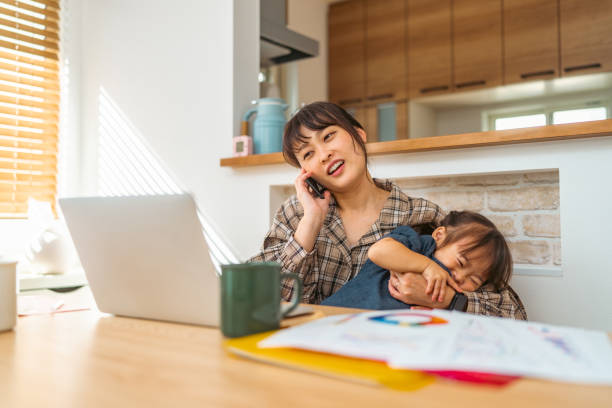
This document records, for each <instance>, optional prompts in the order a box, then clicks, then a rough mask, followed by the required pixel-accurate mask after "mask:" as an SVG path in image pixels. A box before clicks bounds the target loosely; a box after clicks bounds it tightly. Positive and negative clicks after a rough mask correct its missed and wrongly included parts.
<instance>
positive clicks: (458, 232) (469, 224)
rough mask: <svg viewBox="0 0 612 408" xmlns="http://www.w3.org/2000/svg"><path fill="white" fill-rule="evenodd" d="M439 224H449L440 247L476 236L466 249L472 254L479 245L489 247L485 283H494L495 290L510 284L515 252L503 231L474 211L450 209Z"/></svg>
mask: <svg viewBox="0 0 612 408" xmlns="http://www.w3.org/2000/svg"><path fill="white" fill-rule="evenodd" d="M440 226H442V227H446V237H445V239H444V241H442V243H441V245H440V248H441V247H443V246H445V245H448V244H452V243H453V242H457V241H459V240H461V239H463V238H465V237H470V238H473V240H472V241H471V242H470V243H469V244H468V245H467V247H466V248H465V249H464V250H463V252H464V253H465V254H469V253H470V252H472V251H473V250H474V249H476V248H480V247H487V248H488V249H489V251H488V254H489V256H488V257H489V259H490V265H489V269H488V278H487V280H486V283H490V284H492V285H493V286H494V287H495V289H496V290H499V289H501V288H503V287H505V286H507V285H508V283H509V281H510V278H511V277H512V254H511V253H510V248H509V247H508V244H507V243H506V240H505V239H504V236H503V235H502V233H501V232H499V230H498V229H497V227H496V226H495V224H493V223H492V222H491V221H490V220H489V219H488V218H487V217H485V216H483V215H480V214H478V213H475V212H472V211H451V212H450V213H449V214H448V215H447V216H446V217H444V219H443V220H442V222H441V223H440Z"/></svg>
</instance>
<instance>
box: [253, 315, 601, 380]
mask: <svg viewBox="0 0 612 408" xmlns="http://www.w3.org/2000/svg"><path fill="white" fill-rule="evenodd" d="M259 346H260V347H291V348H299V349H304V350H311V351H318V352H324V353H332V354H339V355H344V356H349V357H356V358H365V359H370V360H378V361H384V362H386V363H387V364H388V365H389V366H391V367H393V368H403V369H417V370H456V371H478V372H487V373H492V374H506V375H519V376H529V377H535V378H543V379H550V380H556V381H568V382H578V383H590V384H612V347H611V345H610V340H609V339H608V336H607V335H606V334H605V333H603V332H597V331H591V330H584V329H576V328H570V327H562V326H553V325H547V324H541V323H533V322H523V321H515V320H511V319H502V318H495V317H486V316H477V315H470V314H466V313H459V312H448V311H443V310H436V311H422V310H419V311H410V310H385V311H379V312H367V313H356V314H348V315H337V316H330V317H327V318H324V319H319V320H315V321H312V322H309V323H306V324H303V325H299V326H294V327H291V328H289V329H285V330H281V331H279V332H278V333H276V334H274V335H272V336H269V337H268V338H266V339H265V340H263V341H261V342H260V343H259Z"/></svg>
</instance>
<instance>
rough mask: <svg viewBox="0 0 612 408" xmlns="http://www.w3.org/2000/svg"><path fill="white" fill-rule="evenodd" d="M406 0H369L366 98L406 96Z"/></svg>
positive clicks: (367, 8)
mask: <svg viewBox="0 0 612 408" xmlns="http://www.w3.org/2000/svg"><path fill="white" fill-rule="evenodd" d="M405 3H406V2H405V0H385V1H380V0H366V99H367V100H368V101H381V100H386V99H387V100H388V99H398V98H403V97H405V96H406V82H405V80H406V79H405V77H406V59H405V52H406V45H405V38H406V25H405V24H406V10H405Z"/></svg>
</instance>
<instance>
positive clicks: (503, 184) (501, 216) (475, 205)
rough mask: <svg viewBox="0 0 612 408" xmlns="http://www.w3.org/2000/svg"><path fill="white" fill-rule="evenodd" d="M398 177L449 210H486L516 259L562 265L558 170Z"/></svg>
mask: <svg viewBox="0 0 612 408" xmlns="http://www.w3.org/2000/svg"><path fill="white" fill-rule="evenodd" d="M395 182H396V183H397V184H398V185H399V186H400V188H401V189H402V190H403V191H404V192H405V193H406V194H407V195H409V196H412V197H424V198H427V199H428V200H431V201H433V202H435V203H437V204H438V205H440V206H441V207H442V208H444V209H445V210H447V211H448V210H472V211H477V212H479V213H481V214H483V215H485V216H487V217H488V218H489V219H491V221H493V222H494V223H495V225H497V227H498V228H499V229H500V231H501V232H502V233H503V234H504V236H505V237H506V239H507V240H508V243H509V245H510V248H511V250H512V255H513V257H514V263H515V265H517V266H519V265H530V266H531V267H534V266H539V267H542V268H559V267H560V266H561V238H560V216H559V172H558V171H546V172H541V171H539V172H530V173H520V174H517V173H513V174H485V175H477V176H474V175H472V176H450V177H419V178H401V179H396V180H395ZM277 188H279V187H277ZM279 189H280V191H279V190H277V191H278V192H280V194H281V196H283V197H284V198H287V197H289V196H290V195H292V194H294V191H295V190H294V189H293V186H282V187H280V188H279Z"/></svg>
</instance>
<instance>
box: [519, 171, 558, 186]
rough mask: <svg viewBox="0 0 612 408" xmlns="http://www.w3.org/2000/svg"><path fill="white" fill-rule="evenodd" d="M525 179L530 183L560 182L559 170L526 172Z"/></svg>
mask: <svg viewBox="0 0 612 408" xmlns="http://www.w3.org/2000/svg"><path fill="white" fill-rule="evenodd" d="M524 176H525V181H526V182H528V183H558V182H559V172H558V171H534V172H531V173H525V174H524Z"/></svg>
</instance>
